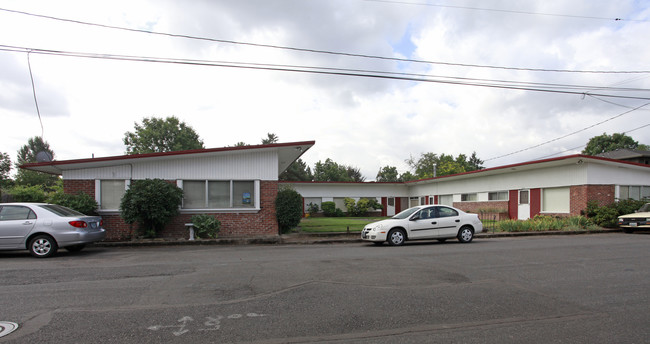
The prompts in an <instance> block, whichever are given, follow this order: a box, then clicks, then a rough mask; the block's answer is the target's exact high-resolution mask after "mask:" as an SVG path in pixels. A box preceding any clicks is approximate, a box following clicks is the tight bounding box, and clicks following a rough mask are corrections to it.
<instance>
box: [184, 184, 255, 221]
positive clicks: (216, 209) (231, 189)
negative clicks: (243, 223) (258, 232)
mask: <svg viewBox="0 0 650 344" xmlns="http://www.w3.org/2000/svg"><path fill="white" fill-rule="evenodd" d="M186 182H203V184H204V187H205V189H204V202H205V203H204V204H205V207H203V208H199V207H192V208H186V207H185V195H183V202H182V203H181V206H180V211H181V213H193V212H199V213H205V212H217V213H220V212H222V213H233V212H236V213H246V212H258V211H260V209H261V206H260V204H261V200H260V196H261V186H260V185H261V183H260V180H258V179H246V180H238V179H228V180H224V179H179V180H177V181H176V185H177V186H178V187H179V188H181V189H182V190H183V192H185V187H184V185H185V183H186ZM214 182H217V183H219V182H227V183H228V188H229V196H228V197H229V201H228V204H229V205H228V207H214V206H210V203H211V201H210V192H209V186H210V183H214ZM238 182H248V183H251V182H252V183H253V185H252V188H253V189H252V192H251V193H250V196H251V197H250V198H251V206H249V207H243V206H237V205H238V204H237V203H238V202H237V201H236V200H235V193H234V192H235V183H238ZM239 203H243V201H242V202H239Z"/></svg>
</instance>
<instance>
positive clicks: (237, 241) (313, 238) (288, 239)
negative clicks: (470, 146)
mask: <svg viewBox="0 0 650 344" xmlns="http://www.w3.org/2000/svg"><path fill="white" fill-rule="evenodd" d="M616 232H622V230H621V229H600V230H582V231H548V232H505V233H504V232H501V233H489V232H484V233H479V234H477V235H476V236H475V238H476V239H493V238H512V237H529V236H549V235H584V234H606V233H616ZM360 235H361V233H360V232H354V233H309V234H307V233H295V234H283V235H279V236H265V237H254V238H224V239H197V240H187V239H168V240H165V239H141V240H131V241H100V242H96V243H94V244H93V245H94V246H96V247H141V246H197V245H292V244H293V245H308V244H336V243H354V242H363V240H361V238H360ZM432 240H433V239H432Z"/></svg>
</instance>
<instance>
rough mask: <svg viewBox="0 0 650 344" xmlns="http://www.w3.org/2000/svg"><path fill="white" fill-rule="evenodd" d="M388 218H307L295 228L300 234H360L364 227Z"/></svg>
mask: <svg viewBox="0 0 650 344" xmlns="http://www.w3.org/2000/svg"><path fill="white" fill-rule="evenodd" d="M387 218H388V217H308V218H303V219H302V220H301V221H300V224H299V225H298V228H296V229H297V230H298V231H301V232H308V233H319V232H347V230H348V228H350V232H361V230H363V227H365V225H367V224H369V223H371V222H375V221H380V220H385V219H387Z"/></svg>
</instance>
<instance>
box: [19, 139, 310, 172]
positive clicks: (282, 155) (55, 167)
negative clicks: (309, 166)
mask: <svg viewBox="0 0 650 344" xmlns="http://www.w3.org/2000/svg"><path fill="white" fill-rule="evenodd" d="M314 144H316V141H302V142H288V143H272V144H266V145H254V146H239V147H223V148H209V149H192V150H185V151H176V152H162V153H148V154H133V155H120V156H109V157H100V158H91V159H76V160H61V161H56V160H55V161H48V162H37V163H29V164H24V165H21V166H20V168H24V169H27V170H32V171H38V172H45V173H50V174H62V173H63V172H64V171H68V170H79V169H88V168H99V167H110V166H117V165H124V164H128V163H134V162H152V161H165V160H174V159H179V158H196V157H211V156H219V155H228V154H246V153H255V152H260V151H269V150H274V151H277V153H278V175H279V174H280V173H282V172H283V171H284V170H286V169H287V168H288V167H289V165H291V164H292V163H293V162H294V161H296V160H298V158H300V157H301V156H302V155H303V154H304V153H305V152H306V151H307V150H308V149H309V148H311V147H312V146H313V145H314Z"/></svg>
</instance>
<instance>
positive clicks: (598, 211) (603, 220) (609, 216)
mask: <svg viewBox="0 0 650 344" xmlns="http://www.w3.org/2000/svg"><path fill="white" fill-rule="evenodd" d="M645 202H646V201H635V200H621V201H618V202H615V203H612V204H609V205H605V206H598V204H597V203H596V202H594V201H589V202H588V203H587V209H586V210H585V215H587V217H589V219H590V220H591V221H593V222H594V223H595V224H596V225H598V226H601V227H610V228H611V227H616V226H618V217H619V216H621V215H625V214H631V213H633V212H634V211H635V210H638V209H639V208H641V206H643V204H645Z"/></svg>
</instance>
